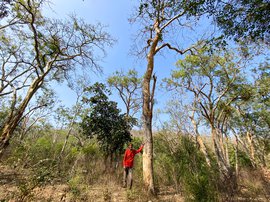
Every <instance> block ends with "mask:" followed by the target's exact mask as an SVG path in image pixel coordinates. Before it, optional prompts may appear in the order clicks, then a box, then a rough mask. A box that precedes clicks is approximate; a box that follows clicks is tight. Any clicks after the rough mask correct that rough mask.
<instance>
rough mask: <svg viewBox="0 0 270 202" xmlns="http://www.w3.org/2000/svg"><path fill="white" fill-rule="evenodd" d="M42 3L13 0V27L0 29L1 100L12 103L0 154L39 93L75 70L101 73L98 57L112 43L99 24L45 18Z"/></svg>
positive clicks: (0, 141) (38, 1) (1, 141)
mask: <svg viewBox="0 0 270 202" xmlns="http://www.w3.org/2000/svg"><path fill="white" fill-rule="evenodd" d="M44 3H45V0H18V1H17V0H15V1H14V3H13V4H12V14H11V15H10V16H8V17H7V18H11V20H12V19H16V23H9V25H8V26H2V25H1V29H0V31H1V32H0V34H1V37H0V44H1V45H0V56H1V59H2V60H1V68H2V71H1V75H0V77H1V78H0V99H1V100H2V99H3V100H4V99H5V100H10V103H11V105H10V114H9V116H8V118H7V119H6V121H5V123H4V125H3V129H2V133H1V138H0V153H1V152H2V150H3V148H5V147H6V146H7V145H8V143H9V140H10V138H11V137H12V135H13V132H14V130H15V128H16V126H17V125H18V123H19V122H20V120H21V118H22V116H23V114H24V111H25V109H26V107H27V105H28V104H29V102H30V101H31V99H32V98H33V95H35V94H36V92H37V91H38V90H39V89H40V88H42V87H43V86H44V85H46V84H49V83H50V82H51V81H61V80H63V78H66V77H67V76H68V73H69V72H70V70H75V69H76V68H78V67H79V66H85V67H89V68H99V65H98V64H97V59H98V58H97V56H96V54H95V53H96V51H97V52H99V53H100V52H103V53H104V48H105V46H106V45H111V43H112V40H111V37H110V36H109V34H108V33H106V32H104V31H103V26H102V25H100V24H97V25H90V24H87V23H85V22H84V21H83V20H81V19H78V18H77V17H75V16H72V17H70V19H69V20H56V19H49V18H45V17H43V16H42V13H41V11H42V10H41V7H42V5H44ZM5 22H10V21H9V19H6V21H5ZM69 76H70V75H69ZM11 95H12V96H11ZM19 96H20V99H18V97H19Z"/></svg>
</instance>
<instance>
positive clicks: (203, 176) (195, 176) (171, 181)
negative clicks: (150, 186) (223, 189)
mask: <svg viewBox="0 0 270 202" xmlns="http://www.w3.org/2000/svg"><path fill="white" fill-rule="evenodd" d="M154 144H155V145H154V148H155V150H154V155H155V162H154V163H155V168H157V169H156V177H157V181H158V182H161V184H166V185H174V186H175V188H176V189H178V190H179V191H180V187H181V191H183V192H184V194H185V197H186V200H187V201H216V200H217V197H218V194H217V193H218V190H217V188H216V187H217V186H216V185H217V181H218V176H217V175H216V174H215V172H214V171H213V170H212V169H211V168H210V167H209V166H208V165H207V163H206V162H205V158H204V156H203V155H202V154H201V153H200V152H199V150H198V149H197V147H196V145H195V144H194V142H193V141H192V140H191V139H190V138H189V137H188V136H178V137H175V138H173V139H170V140H169V138H167V139H166V137H165V136H164V135H162V134H159V135H158V136H157V137H155V142H154Z"/></svg>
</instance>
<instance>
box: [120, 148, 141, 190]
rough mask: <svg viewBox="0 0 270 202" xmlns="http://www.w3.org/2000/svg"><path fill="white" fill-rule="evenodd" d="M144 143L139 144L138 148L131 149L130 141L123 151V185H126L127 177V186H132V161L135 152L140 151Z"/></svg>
mask: <svg viewBox="0 0 270 202" xmlns="http://www.w3.org/2000/svg"><path fill="white" fill-rule="evenodd" d="M143 146H144V144H142V145H141V146H140V148H139V149H138V150H135V149H133V144H132V143H130V144H129V145H128V148H127V149H126V151H125V155H124V159H123V166H124V179H123V187H124V188H125V187H127V179H128V178H129V188H130V189H131V188H132V167H133V161H134V157H135V155H136V154H138V153H140V152H141V151H142V149H143Z"/></svg>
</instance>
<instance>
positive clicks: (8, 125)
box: [0, 75, 45, 158]
mask: <svg viewBox="0 0 270 202" xmlns="http://www.w3.org/2000/svg"><path fill="white" fill-rule="evenodd" d="M44 76H45V75H43V76H42V77H38V78H36V79H35V80H34V81H33V82H32V84H31V86H30V88H29V90H28V92H27V94H26V96H25V98H24V99H23V101H22V103H21V104H20V105H19V107H18V109H17V110H16V112H15V113H14V114H13V115H12V117H10V119H9V120H7V121H6V122H5V124H4V127H3V131H2V134H1V139H0V158H1V156H2V155H3V152H4V150H5V148H6V147H7V146H8V145H9V141H10V139H11V137H12V135H13V133H14V130H15V129H16V127H17V125H18V124H19V122H20V120H21V118H22V116H23V113H24V111H25V109H26V107H27V105H28V103H29V102H30V100H31V98H32V97H33V95H34V94H35V92H36V91H37V90H38V89H39V88H40V87H41V85H42V83H43V79H44Z"/></svg>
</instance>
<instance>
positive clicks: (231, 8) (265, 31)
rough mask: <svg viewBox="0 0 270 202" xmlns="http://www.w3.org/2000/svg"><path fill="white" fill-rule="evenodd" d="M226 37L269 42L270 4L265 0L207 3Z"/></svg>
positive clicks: (234, 0)
mask: <svg viewBox="0 0 270 202" xmlns="http://www.w3.org/2000/svg"><path fill="white" fill-rule="evenodd" d="M206 2H207V3H208V6H209V9H208V12H209V13H210V14H211V15H213V16H214V18H215V20H216V22H217V24H218V26H219V27H221V29H223V31H224V33H225V35H227V36H229V37H232V38H234V39H235V40H239V39H240V38H248V39H251V40H253V41H257V40H259V39H261V40H266V41H268V40H269V38H268V37H269V34H270V33H269V30H270V25H269V18H270V13H269V10H270V3H269V1H265V0H253V1H247V0H233V1H213V0H209V1H206Z"/></svg>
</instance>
